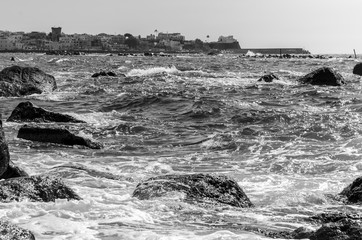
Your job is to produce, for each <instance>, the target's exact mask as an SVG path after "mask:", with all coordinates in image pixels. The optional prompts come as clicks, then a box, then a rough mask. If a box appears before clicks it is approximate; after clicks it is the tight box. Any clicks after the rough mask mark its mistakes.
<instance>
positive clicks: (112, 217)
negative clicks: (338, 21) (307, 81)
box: [0, 53, 362, 240]
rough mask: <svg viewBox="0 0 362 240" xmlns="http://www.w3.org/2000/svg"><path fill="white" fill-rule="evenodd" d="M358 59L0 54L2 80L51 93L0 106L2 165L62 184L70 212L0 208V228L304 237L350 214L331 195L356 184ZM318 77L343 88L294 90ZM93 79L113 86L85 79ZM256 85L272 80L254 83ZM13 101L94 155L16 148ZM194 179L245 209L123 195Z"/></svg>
mask: <svg viewBox="0 0 362 240" xmlns="http://www.w3.org/2000/svg"><path fill="white" fill-rule="evenodd" d="M11 57H14V59H15V62H13V61H10V59H11ZM359 61H360V59H358V58H357V59H354V58H348V56H346V55H330V56H329V57H327V58H325V59H316V58H313V59H312V58H307V59H305V58H291V59H284V58H283V59H282V58H263V57H257V58H253V57H250V58H247V57H243V56H240V55H238V54H219V55H216V56H208V55H201V54H200V55H198V54H190V55H188V54H180V55H177V54H173V55H171V56H163V57H162V56H142V55H129V56H119V55H117V54H113V55H112V54H88V55H81V56H54V55H53V56H52V55H44V54H35V53H34V54H30V53H28V54H25V53H17V54H10V53H2V54H0V69H3V68H5V67H9V66H12V65H20V66H31V67H37V68H39V69H41V70H43V71H44V72H46V73H48V74H51V75H53V76H54V77H55V78H56V81H57V85H58V88H57V89H56V90H55V91H54V92H51V93H42V94H33V95H30V96H25V97H10V98H0V112H1V113H2V117H3V119H2V120H3V121H4V131H5V136H6V139H7V142H8V144H9V150H10V156H11V159H12V161H13V162H14V163H15V164H16V165H17V166H19V167H21V168H23V169H24V170H25V171H26V172H28V173H29V174H30V175H53V176H58V177H61V178H62V179H63V181H64V182H65V183H66V184H67V185H68V186H70V187H71V188H73V189H74V190H75V192H77V193H78V195H79V196H81V197H82V200H79V201H78V200H71V201H67V200H64V199H58V200H56V201H55V202H46V203H45V202H31V201H21V202H10V203H1V204H0V218H1V219H3V220H7V221H9V222H11V223H13V224H15V225H17V226H20V227H22V228H25V229H28V230H30V231H32V232H33V233H34V235H35V238H36V239H37V240H48V239H49V240H50V239H52V240H53V239H55V240H65V239H72V240H73V239H74V240H118V239H125V240H186V239H201V240H244V239H245V240H246V239H247V240H257V239H258V240H259V239H269V238H268V237H266V236H263V235H262V234H257V233H256V232H255V231H249V230H248V229H257V228H260V229H263V230H265V231H271V232H273V231H275V232H278V231H293V230H295V229H297V228H299V227H305V228H307V229H310V230H316V229H318V228H319V227H320V226H321V224H320V223H315V222H311V221H308V220H306V219H308V218H309V217H310V216H313V215H316V214H319V213H328V212H351V213H354V212H361V210H362V207H361V206H358V205H343V204H341V203H338V202H335V201H333V200H331V198H330V197H329V196H330V195H334V194H338V193H339V192H341V191H342V190H343V188H345V187H346V186H347V185H348V184H350V183H351V182H352V181H353V180H354V179H355V178H357V177H359V176H361V170H362V161H361V158H362V126H361V125H362V84H361V78H360V76H357V75H354V74H353V73H352V70H353V67H354V66H355V65H356V63H357V62H359ZM324 66H326V67H332V68H334V69H335V70H336V71H338V72H339V73H340V74H341V75H342V76H343V77H344V79H345V82H346V84H345V85H344V86H341V87H327V86H312V85H304V84H300V83H299V82H298V81H297V80H298V78H300V77H301V76H303V75H305V74H307V73H309V72H311V71H313V70H315V69H317V68H319V67H324ZM100 71H112V72H114V73H116V74H117V77H98V78H92V77H91V76H92V74H93V73H96V72H100ZM268 73H274V74H275V75H277V76H278V77H279V80H275V81H273V82H271V83H266V82H259V81H258V79H259V78H260V77H261V76H263V75H265V74H268ZM23 101H31V102H33V103H34V104H35V105H37V106H40V107H42V108H45V109H47V110H50V111H54V112H60V113H65V114H69V115H71V116H73V117H75V118H77V119H80V120H84V121H85V122H86V123H85V124H55V123H46V125H50V126H58V125H59V126H65V127H70V128H72V129H73V131H74V132H75V133H76V134H78V135H81V136H85V137H88V138H91V139H93V140H95V141H99V142H101V143H102V144H103V145H104V148H103V149H88V148H84V147H80V146H62V145H56V144H49V143H39V142H31V141H27V140H24V139H19V138H17V132H18V130H19V128H20V127H21V126H22V125H23V123H13V122H7V121H6V119H7V118H8V117H9V116H10V114H11V112H12V110H13V109H14V108H15V107H16V106H17V105H18V104H19V103H20V102H23ZM192 173H205V174H216V175H226V176H228V177H230V178H232V179H234V180H235V181H236V182H237V183H238V184H239V185H240V187H241V188H242V189H243V190H244V192H245V193H246V194H247V196H248V197H249V199H250V200H251V201H252V202H253V203H254V205H255V207H254V208H237V207H232V206H227V205H225V206H219V205H218V206H214V207H213V206H207V207H205V206H199V205H194V204H191V203H187V202H185V201H183V199H184V197H185V196H184V195H183V194H182V193H178V192H171V193H169V194H167V195H166V196H163V197H160V198H154V199H150V200H139V199H137V198H135V197H132V193H133V191H134V190H135V188H136V186H137V184H138V183H140V182H142V181H144V180H146V179H148V178H150V177H155V176H160V175H166V174H192Z"/></svg>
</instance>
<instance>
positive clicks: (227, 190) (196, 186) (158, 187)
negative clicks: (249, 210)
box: [133, 174, 254, 208]
mask: <svg viewBox="0 0 362 240" xmlns="http://www.w3.org/2000/svg"><path fill="white" fill-rule="evenodd" d="M173 191H176V192H182V193H185V194H186V199H185V201H188V202H201V203H202V202H213V203H222V204H227V205H231V206H235V207H242V208H246V207H253V206H254V205H253V204H252V203H251V201H250V200H249V198H248V197H247V196H246V194H245V193H244V191H243V190H242V189H241V188H240V186H239V185H238V184H237V183H236V182H235V181H234V180H232V179H230V178H228V177H226V176H216V175H209V174H185V175H164V176H158V177H153V178H149V179H148V180H146V181H144V182H142V183H140V184H138V185H137V187H136V189H135V191H134V192H133V196H134V197H137V198H139V199H141V200H145V199H151V198H155V197H161V196H164V195H166V194H167V193H169V192H173Z"/></svg>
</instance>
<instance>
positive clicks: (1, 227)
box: [0, 220, 35, 240]
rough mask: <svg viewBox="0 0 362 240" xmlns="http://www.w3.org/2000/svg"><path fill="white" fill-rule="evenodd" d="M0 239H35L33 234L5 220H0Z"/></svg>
mask: <svg viewBox="0 0 362 240" xmlns="http://www.w3.org/2000/svg"><path fill="white" fill-rule="evenodd" d="M0 239H2V240H35V237H34V235H33V234H32V233H31V232H30V231H29V230H26V229H22V228H20V227H18V226H16V225H14V224H11V223H9V222H7V221H3V220H1V221H0Z"/></svg>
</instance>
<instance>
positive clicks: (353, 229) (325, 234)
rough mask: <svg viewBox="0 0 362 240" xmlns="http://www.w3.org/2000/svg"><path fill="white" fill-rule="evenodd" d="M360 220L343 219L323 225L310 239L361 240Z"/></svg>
mask: <svg viewBox="0 0 362 240" xmlns="http://www.w3.org/2000/svg"><path fill="white" fill-rule="evenodd" d="M361 227H362V225H361V223H360V222H356V221H352V220H348V219H343V220H340V221H338V222H333V223H328V224H324V225H322V227H320V228H319V229H318V230H317V231H315V232H314V233H313V234H311V236H309V239H310V240H347V239H348V240H359V239H362V228H361Z"/></svg>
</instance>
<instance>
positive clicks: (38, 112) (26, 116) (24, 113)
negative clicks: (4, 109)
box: [7, 101, 85, 123]
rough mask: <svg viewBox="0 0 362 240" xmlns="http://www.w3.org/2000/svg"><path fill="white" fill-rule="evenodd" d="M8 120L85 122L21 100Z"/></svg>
mask: <svg viewBox="0 0 362 240" xmlns="http://www.w3.org/2000/svg"><path fill="white" fill-rule="evenodd" d="M7 121H8V122H72V123H85V122H84V121H81V120H78V119H75V118H74V117H72V116H69V115H67V114H61V113H56V112H51V111H48V110H45V109H43V108H40V107H37V106H35V105H34V104H33V103H31V102H29V101H27V102H21V103H19V105H18V106H17V107H16V108H15V109H14V110H13V112H12V113H11V115H10V117H9V118H8V120H7Z"/></svg>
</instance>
